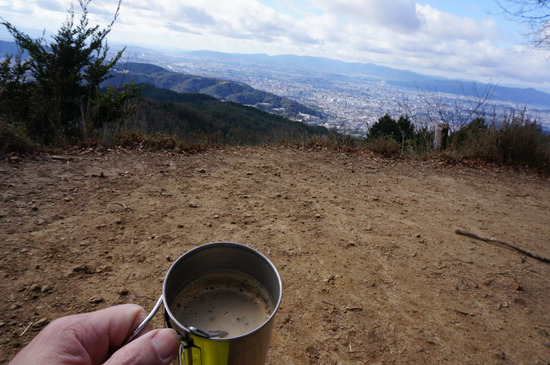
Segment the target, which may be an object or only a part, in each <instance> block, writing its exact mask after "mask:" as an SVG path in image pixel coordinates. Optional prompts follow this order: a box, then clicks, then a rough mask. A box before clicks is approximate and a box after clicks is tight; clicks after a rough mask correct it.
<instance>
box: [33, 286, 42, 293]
mask: <svg viewBox="0 0 550 365" xmlns="http://www.w3.org/2000/svg"><path fill="white" fill-rule="evenodd" d="M40 289H41V288H40V285H38V284H32V285H31V291H34V292H39V291H40Z"/></svg>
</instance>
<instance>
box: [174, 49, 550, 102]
mask: <svg viewBox="0 0 550 365" xmlns="http://www.w3.org/2000/svg"><path fill="white" fill-rule="evenodd" d="M180 55H181V56H182V57H191V58H199V59H208V60H213V61H220V62H226V63H240V64H245V65H256V66H257V65H262V66H267V67H273V68H286V69H292V70H302V71H303V72H304V73H306V74H307V73H320V74H324V75H325V77H326V78H327V79H339V80H343V81H345V80H348V81H351V82H355V83H360V82H361V81H365V82H372V81H383V82H385V83H386V84H389V85H393V86H395V87H399V88H406V89H418V90H424V91H432V92H442V93H449V94H455V95H459V96H464V95H465V94H466V95H468V96H471V95H474V96H475V93H476V92H477V93H481V92H482V91H483V90H484V89H485V88H486V87H487V86H488V85H487V84H486V83H479V82H474V81H471V80H470V81H469V80H452V79H447V78H443V77H434V76H429V75H422V74H419V73H416V72H412V71H406V70H398V69H393V68H390V67H384V66H378V65H375V64H372V63H349V62H342V61H337V60H331V59H327V58H321V57H308V56H295V55H282V56H268V55H263V54H228V53H221V52H212V51H190V52H184V53H180ZM491 86H492V89H494V90H493V93H492V97H491V98H492V99H493V100H499V101H504V102H509V103H513V104H516V105H519V106H539V107H548V108H550V94H548V93H545V92H542V91H539V90H536V89H533V88H513V87H505V86H498V85H491ZM474 89H475V90H474Z"/></svg>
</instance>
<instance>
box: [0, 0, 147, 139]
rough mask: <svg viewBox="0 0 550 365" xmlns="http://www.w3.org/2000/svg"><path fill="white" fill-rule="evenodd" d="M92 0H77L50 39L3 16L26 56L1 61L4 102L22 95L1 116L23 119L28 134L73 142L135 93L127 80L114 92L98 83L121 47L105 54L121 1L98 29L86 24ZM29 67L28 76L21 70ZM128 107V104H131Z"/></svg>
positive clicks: (116, 114)
mask: <svg viewBox="0 0 550 365" xmlns="http://www.w3.org/2000/svg"><path fill="white" fill-rule="evenodd" d="M90 2H91V0H79V5H80V10H81V16H80V19H79V20H78V21H76V20H75V16H76V13H75V11H74V9H73V8H72V7H71V8H70V9H69V12H68V13H69V14H68V17H67V19H66V21H65V22H64V23H63V24H62V26H61V28H60V29H59V31H58V33H57V34H56V35H54V36H53V42H51V43H48V42H47V40H46V39H45V38H44V36H42V37H40V38H36V39H33V38H31V37H30V36H28V35H27V34H25V33H23V32H21V31H20V30H18V29H17V28H16V27H15V26H13V25H12V24H11V23H9V22H7V21H2V22H1V24H3V25H4V26H5V27H6V28H7V30H8V31H9V32H10V33H11V35H12V36H13V38H14V40H15V42H16V43H17V45H18V47H19V48H20V49H21V51H26V52H27V53H28V55H29V59H28V61H27V62H24V63H23V62H21V61H20V58H16V59H15V62H12V58H11V57H8V59H7V60H6V61H5V62H4V63H3V64H2V71H1V74H0V77H1V78H2V79H1V80H0V83H1V84H8V85H10V86H9V87H3V88H2V89H0V97H1V100H2V102H3V103H4V101H6V100H7V101H8V103H7V104H8V105H12V104H13V103H14V102H15V103H16V104H19V103H20V102H21V101H25V102H26V104H23V105H26V107H22V105H21V104H19V105H20V106H19V108H17V112H16V111H15V110H14V109H13V108H10V109H7V108H3V109H2V110H0V112H1V113H2V114H1V117H2V118H3V119H4V120H7V121H11V122H16V121H17V122H19V123H24V125H25V128H26V132H27V133H28V134H29V136H30V137H31V138H33V139H35V140H37V141H38V142H40V143H41V144H42V145H51V144H63V143H72V142H77V141H82V140H86V139H88V138H89V137H91V135H92V133H93V132H94V131H95V130H97V129H99V128H101V127H102V126H103V125H104V124H105V123H108V122H110V121H113V120H116V119H119V118H122V117H124V116H125V115H126V114H127V112H128V109H127V108H126V106H127V105H128V100H129V99H130V98H132V97H135V96H136V95H137V91H136V90H135V89H133V88H132V87H131V86H129V87H127V88H125V89H123V91H122V92H118V91H116V90H114V89H112V88H111V89H110V90H108V92H101V91H100V85H101V83H103V82H104V81H105V80H107V79H108V78H109V77H111V76H110V70H111V68H112V67H113V66H114V65H115V64H116V62H117V61H118V60H119V59H120V57H121V56H122V53H123V51H124V50H122V51H120V52H118V53H117V54H116V56H115V57H114V58H112V59H110V60H107V54H108V51H109V47H108V45H107V41H106V37H107V35H108V34H109V32H110V31H111V27H112V25H113V24H114V22H115V20H116V19H117V16H118V12H119V9H120V2H119V3H118V8H117V10H116V13H115V15H114V17H113V20H112V22H111V24H110V25H109V26H108V27H107V28H105V29H100V27H99V26H90V24H89V21H88V5H89V4H90ZM26 71H28V72H29V73H30V76H31V77H30V80H29V81H28V82H26V80H25V79H24V75H25V74H26ZM129 110H131V108H130V109H129ZM22 113H24V114H22Z"/></svg>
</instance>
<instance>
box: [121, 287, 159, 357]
mask: <svg viewBox="0 0 550 365" xmlns="http://www.w3.org/2000/svg"><path fill="white" fill-rule="evenodd" d="M161 305H162V295H161V296H160V298H159V300H158V301H157V304H155V306H154V307H153V310H151V313H149V315H148V316H147V317H146V318H145V319H144V320H143V322H141V323H140V324H139V326H137V328H136V329H135V330H134V332H132V334H131V335H130V337H128V338H127V339H126V341H124V342H123V344H122V346H124V345H126V344H127V343H128V342H130V341H132V340H133V339H135V338H136V337H137V335H139V333H140V332H141V330H142V329H143V327H145V325H146V324H147V323H149V321H150V320H151V319H152V318H153V317H154V316H155V314H157V312H158V310H159V308H160V307H161Z"/></svg>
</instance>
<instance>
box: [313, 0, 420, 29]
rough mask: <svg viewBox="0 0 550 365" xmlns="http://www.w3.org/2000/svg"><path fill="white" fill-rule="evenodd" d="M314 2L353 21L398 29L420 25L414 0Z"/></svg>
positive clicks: (328, 0)
mask: <svg viewBox="0 0 550 365" xmlns="http://www.w3.org/2000/svg"><path fill="white" fill-rule="evenodd" d="M312 4H314V5H315V6H317V7H320V8H321V9H323V10H324V11H325V12H326V13H328V14H332V15H336V16H338V17H342V18H343V19H345V20H347V21H351V22H358V23H368V24H370V25H372V26H377V27H383V28H388V29H394V30H396V31H414V30H416V29H418V28H419V26H420V19H419V18H418V16H417V13H416V7H415V2H414V1H413V0H392V1H391V2H390V1H387V0H316V1H315V2H314V3H312Z"/></svg>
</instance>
